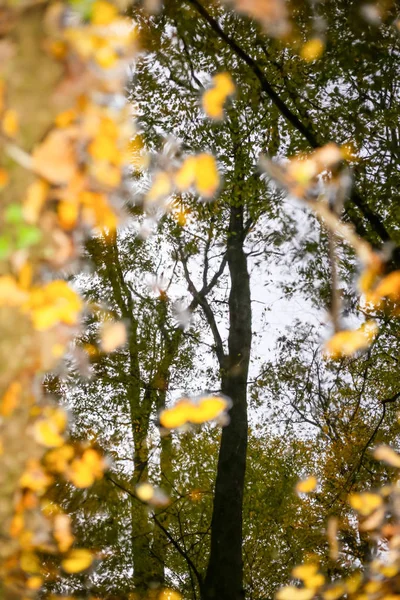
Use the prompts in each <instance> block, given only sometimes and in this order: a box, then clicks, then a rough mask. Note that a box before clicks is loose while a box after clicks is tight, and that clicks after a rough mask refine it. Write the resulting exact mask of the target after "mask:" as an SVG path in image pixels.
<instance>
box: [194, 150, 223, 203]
mask: <svg viewBox="0 0 400 600" xmlns="http://www.w3.org/2000/svg"><path fill="white" fill-rule="evenodd" d="M195 185H196V188H197V190H198V192H199V193H200V194H201V195H202V196H206V197H210V196H212V195H213V194H215V192H216V191H217V189H218V186H219V173H218V169H217V163H216V162H215V158H214V157H213V156H212V154H199V155H198V156H197V157H196V177H195Z"/></svg>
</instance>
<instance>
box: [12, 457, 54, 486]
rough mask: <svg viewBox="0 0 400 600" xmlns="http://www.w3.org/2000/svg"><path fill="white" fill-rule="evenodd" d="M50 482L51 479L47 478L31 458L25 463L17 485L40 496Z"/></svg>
mask: <svg viewBox="0 0 400 600" xmlns="http://www.w3.org/2000/svg"><path fill="white" fill-rule="evenodd" d="M52 482H53V479H52V477H49V476H48V475H47V474H46V473H45V472H44V470H43V468H42V467H41V465H40V463H39V462H38V461H37V460H35V459H33V458H32V459H30V460H28V462H27V465H26V469H25V471H24V473H23V474H22V476H21V478H20V480H19V485H20V486H21V488H28V489H30V490H32V491H34V492H36V493H37V494H39V495H41V494H43V493H44V492H45V491H46V489H47V488H48V487H49V485H50V484H51V483H52Z"/></svg>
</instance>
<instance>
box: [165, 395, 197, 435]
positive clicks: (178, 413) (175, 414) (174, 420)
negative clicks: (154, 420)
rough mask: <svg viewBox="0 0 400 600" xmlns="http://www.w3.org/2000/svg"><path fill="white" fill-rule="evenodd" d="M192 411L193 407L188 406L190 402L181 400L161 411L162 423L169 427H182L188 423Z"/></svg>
mask: <svg viewBox="0 0 400 600" xmlns="http://www.w3.org/2000/svg"><path fill="white" fill-rule="evenodd" d="M190 411H191V407H190V406H188V402H187V401H183V400H181V401H180V402H177V404H176V405H175V406H173V407H172V408H167V409H165V410H163V411H162V412H161V413H160V423H161V425H162V426H163V427H166V428H167V429H174V428H176V427H181V426H182V425H184V424H185V423H187V420H188V415H189V414H190Z"/></svg>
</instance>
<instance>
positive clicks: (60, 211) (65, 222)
mask: <svg viewBox="0 0 400 600" xmlns="http://www.w3.org/2000/svg"><path fill="white" fill-rule="evenodd" d="M57 215H58V220H59V222H60V225H61V227H62V228H63V229H67V230H69V229H73V228H74V227H75V226H76V223H77V221H78V217H79V205H78V203H77V202H73V201H72V202H71V201H67V200H65V201H63V202H60V203H59V205H58V207H57Z"/></svg>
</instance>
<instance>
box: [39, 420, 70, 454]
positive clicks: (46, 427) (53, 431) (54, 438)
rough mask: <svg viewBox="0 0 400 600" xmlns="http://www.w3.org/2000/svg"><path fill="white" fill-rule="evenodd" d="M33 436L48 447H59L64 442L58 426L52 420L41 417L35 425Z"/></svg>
mask: <svg viewBox="0 0 400 600" xmlns="http://www.w3.org/2000/svg"><path fill="white" fill-rule="evenodd" d="M33 437H34V438H35V440H36V441H37V442H38V444H41V445H42V446H45V447H46V448H58V447H59V446H62V445H63V443H64V439H63V438H62V437H61V435H60V434H59V432H58V430H57V426H56V425H55V424H54V423H53V422H52V421H51V420H44V419H39V421H36V423H35V424H34V426H33Z"/></svg>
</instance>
